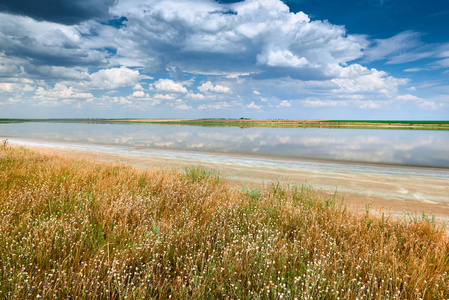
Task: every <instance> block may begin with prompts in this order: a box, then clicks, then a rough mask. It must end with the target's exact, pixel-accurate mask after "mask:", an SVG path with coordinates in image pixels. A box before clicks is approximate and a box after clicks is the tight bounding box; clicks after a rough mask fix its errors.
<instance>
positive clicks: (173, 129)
mask: <svg viewBox="0 0 449 300" xmlns="http://www.w3.org/2000/svg"><path fill="white" fill-rule="evenodd" d="M0 136H5V137H18V138H30V139H42V140H49V141H70V142H77V143H94V144H102V145H117V146H127V147H137V148H142V147H143V148H145V147H148V148H157V149H187V150H188V149H191V150H196V151H211V152H223V153H224V152H226V153H229V152H242V153H249V154H250V153H256V154H260V155H273V156H288V157H303V158H313V159H331V160H344V161H360V162H375V163H393V164H411V165H426V166H438V167H449V132H448V131H412V130H373V129H325V128H307V129H302V128H245V129H241V128H236V127H195V126H174V125H118V124H66V123H62V124H61V123H59V124H57V123H21V124H2V125H0Z"/></svg>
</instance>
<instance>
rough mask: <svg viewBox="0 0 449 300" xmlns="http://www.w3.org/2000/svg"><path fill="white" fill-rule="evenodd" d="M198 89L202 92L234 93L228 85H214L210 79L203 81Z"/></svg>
mask: <svg viewBox="0 0 449 300" xmlns="http://www.w3.org/2000/svg"><path fill="white" fill-rule="evenodd" d="M198 90H199V91H200V92H202V93H210V92H212V93H219V94H230V93H232V91H231V89H230V88H228V87H227V86H222V85H218V84H217V85H213V84H212V82H210V81H208V82H205V83H203V84H202V85H200V86H199V87H198Z"/></svg>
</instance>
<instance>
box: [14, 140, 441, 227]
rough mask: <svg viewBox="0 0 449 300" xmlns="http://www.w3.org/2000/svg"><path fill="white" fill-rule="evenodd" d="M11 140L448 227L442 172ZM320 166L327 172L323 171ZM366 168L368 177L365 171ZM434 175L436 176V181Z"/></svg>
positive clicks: (41, 149)
mask: <svg viewBox="0 0 449 300" xmlns="http://www.w3.org/2000/svg"><path fill="white" fill-rule="evenodd" d="M15 140H16V139H13V140H9V142H10V144H11V145H18V146H20V145H22V146H25V147H27V148H32V149H33V150H36V151H38V152H44V153H48V154H56V155H68V156H72V157H76V158H85V159H93V160H98V161H108V162H121V163H124V164H128V165H131V166H134V167H138V168H154V167H156V168H177V169H183V168H185V167H197V166H201V167H204V168H208V169H214V170H218V171H219V172H220V174H221V175H222V176H223V177H225V178H226V179H227V180H228V181H229V183H230V184H231V185H232V186H233V187H235V188H243V187H245V186H246V187H248V188H257V189H260V190H265V189H267V188H268V187H269V186H270V185H271V184H273V183H274V184H276V183H280V184H287V185H288V184H290V185H299V186H301V185H307V186H311V187H312V188H313V189H315V190H317V191H320V192H321V193H323V194H326V195H333V194H335V193H337V198H343V200H344V201H345V202H346V203H347V205H348V208H349V209H350V210H351V211H354V212H360V213H362V212H365V211H366V206H367V205H369V206H370V211H371V212H373V213H381V212H385V213H386V214H389V215H391V216H394V217H400V218H401V217H405V216H406V215H407V214H409V216H410V217H413V216H418V217H419V216H421V215H422V213H424V214H426V215H428V216H429V215H433V216H435V218H436V219H437V220H439V221H442V222H449V170H448V172H446V170H445V169H442V170H441V169H436V168H435V169H434V168H425V167H416V166H412V167H410V166H405V167H402V166H394V165H393V166H391V165H375V164H366V163H364V164H363V165H364V168H363V167H362V168H352V169H349V170H348V169H345V167H347V166H349V165H351V166H359V167H360V166H361V165H362V164H356V163H350V164H346V163H340V162H328V161H326V162H319V161H316V160H314V161H301V160H289V159H285V158H282V157H281V158H278V159H277V160H273V158H271V157H269V158H265V159H264V158H263V157H256V158H254V157H251V158H249V157H248V156H243V155H237V154H232V155H224V154H223V155H222V154H217V153H197V155H192V153H190V152H189V153H186V152H181V151H165V150H155V151H140V152H139V151H138V150H132V149H126V148H123V149H119V150H117V151H114V147H104V146H99V145H88V147H85V148H84V149H83V148H82V147H78V148H76V147H70V145H64V144H60V143H59V144H58V143H53V144H51V143H48V142H47V143H45V142H41V143H39V144H37V145H32V142H30V143H28V144H27V143H22V144H21V143H20V141H19V142H15ZM116 148H117V147H116ZM168 152H169V153H168ZM279 162H282V163H279ZM299 162H303V164H302V165H301V164H300V163H299ZM295 163H298V164H295ZM304 163H305V164H304ZM320 163H321V164H323V165H324V166H327V167H328V168H323V166H322V165H321V166H320ZM336 165H337V166H338V167H339V168H337V167H336ZM330 167H332V168H330ZM370 167H371V170H370V171H371V172H368V171H367V170H369V168H370ZM407 170H408V171H410V170H414V171H415V172H414V173H412V174H408V173H406V172H404V171H407ZM393 171H394V172H393ZM423 171H426V172H423ZM432 173H433V175H432ZM436 173H440V176H439V177H438V176H437V175H436Z"/></svg>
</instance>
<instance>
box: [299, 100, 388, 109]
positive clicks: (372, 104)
mask: <svg viewBox="0 0 449 300" xmlns="http://www.w3.org/2000/svg"><path fill="white" fill-rule="evenodd" d="M302 103H303V105H304V106H306V107H353V108H359V109H381V108H385V107H386V106H388V105H389V101H372V100H321V99H316V98H308V99H306V100H304V101H302Z"/></svg>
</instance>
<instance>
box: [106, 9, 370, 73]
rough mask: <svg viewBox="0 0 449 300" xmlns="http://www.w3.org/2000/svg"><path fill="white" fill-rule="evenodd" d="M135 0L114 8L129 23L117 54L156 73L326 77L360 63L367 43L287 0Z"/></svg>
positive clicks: (118, 40)
mask: <svg viewBox="0 0 449 300" xmlns="http://www.w3.org/2000/svg"><path fill="white" fill-rule="evenodd" d="M129 1H131V0H127V1H125V0H122V1H120V2H119V3H118V5H117V6H116V7H114V8H113V10H112V12H113V13H114V14H116V15H123V16H126V18H127V22H126V26H125V27H123V28H121V29H120V32H118V34H117V36H116V37H115V40H116V41H117V42H118V43H120V46H121V49H120V50H119V51H118V54H123V55H127V56H128V57H129V58H130V59H131V57H132V59H134V60H135V61H139V62H140V63H141V64H145V65H147V66H150V67H151V68H153V70H160V69H176V68H179V70H181V69H182V70H183V71H184V72H189V73H197V74H231V73H233V74H235V73H241V74H243V73H260V72H268V70H270V69H272V68H287V69H292V70H294V69H298V68H299V69H303V68H309V69H313V71H314V72H315V73H320V74H325V69H326V68H327V66H329V65H335V66H338V65H340V64H341V63H346V62H349V61H351V60H355V59H357V58H360V57H361V56H362V49H363V48H364V47H366V45H367V44H368V43H367V40H366V38H365V37H362V36H357V35H348V34H347V33H346V31H345V29H344V27H342V26H335V25H332V24H330V23H328V22H321V21H311V20H310V19H309V17H308V16H307V15H306V14H305V13H303V12H298V13H292V12H290V11H289V8H288V6H286V5H285V4H284V3H283V2H282V1H280V0H264V1H260V0H246V1H243V2H237V3H232V4H227V5H223V4H220V3H217V2H214V1H211V0H210V1H207V0H202V1H193V0H185V1H168V0H162V1H137V0H135V1H132V2H129ZM130 3H132V5H130ZM229 11H232V12H235V13H232V14H230V13H228V12H229ZM125 41H126V42H125ZM293 75H295V73H294V72H292V76H293ZM296 75H298V76H299V75H301V76H306V73H304V72H303V73H298V74H296Z"/></svg>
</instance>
